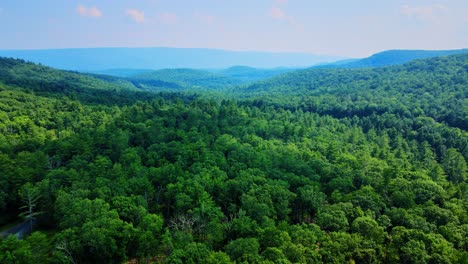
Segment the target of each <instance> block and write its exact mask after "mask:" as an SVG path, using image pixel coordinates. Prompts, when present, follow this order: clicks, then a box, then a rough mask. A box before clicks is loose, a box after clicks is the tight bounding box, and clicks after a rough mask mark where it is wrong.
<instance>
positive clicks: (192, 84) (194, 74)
mask: <svg viewBox="0 0 468 264" xmlns="http://www.w3.org/2000/svg"><path fill="white" fill-rule="evenodd" d="M128 79H129V80H131V81H132V82H133V83H138V84H140V85H145V86H147V87H152V86H155V84H157V83H158V82H165V83H174V84H177V85H178V86H179V88H180V89H182V88H183V87H185V88H197V87H198V88H222V87H226V86H232V85H235V84H239V83H241V81H239V80H237V79H234V78H231V77H227V76H224V75H221V74H216V73H212V72H209V71H202V70H195V69H164V70H158V71H151V72H146V73H142V74H137V75H132V76H130V77H129V78H128ZM174 88H176V87H174Z"/></svg>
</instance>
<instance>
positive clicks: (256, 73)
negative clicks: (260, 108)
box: [214, 66, 300, 83]
mask: <svg viewBox="0 0 468 264" xmlns="http://www.w3.org/2000/svg"><path fill="white" fill-rule="evenodd" d="M298 69H300V68H284V67H283V68H271V69H259V68H252V67H248V66H233V67H230V68H227V69H223V70H215V71H214V72H215V73H217V74H221V75H224V76H228V77H231V78H235V79H237V80H239V81H241V82H243V83H245V82H252V81H258V80H262V79H268V78H271V77H274V76H277V75H280V74H283V73H287V72H292V71H295V70H298Z"/></svg>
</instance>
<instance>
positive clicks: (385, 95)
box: [234, 53, 468, 130]
mask: <svg viewBox="0 0 468 264" xmlns="http://www.w3.org/2000/svg"><path fill="white" fill-rule="evenodd" d="M467 84H468V53H465V54H460V55H453V56H449V57H437V58H432V59H426V60H415V61H413V62H410V63H407V64H404V65H401V66H390V67H383V68H372V69H307V70H302V71H296V72H293V73H289V74H285V75H282V76H279V77H276V78H273V79H270V80H266V81H263V82H258V83H255V84H252V85H249V86H247V87H245V88H244V89H236V90H234V93H235V94H236V95H238V96H244V97H250V98H252V97H253V98H257V99H258V100H262V101H267V102H273V103H274V104H277V105H281V106H285V107H290V108H294V109H297V108H302V109H303V110H304V111H312V112H317V113H320V114H327V115H332V116H334V117H338V118H341V117H353V116H357V117H366V116H371V115H372V114H378V115H381V114H395V115H397V116H398V117H403V118H404V117H407V118H411V119H414V118H415V117H424V116H425V117H431V118H433V119H435V120H436V121H438V122H445V123H447V124H448V125H450V126H454V127H459V128H463V129H465V130H467V129H468V116H467V113H468V104H467V97H468V89H467Z"/></svg>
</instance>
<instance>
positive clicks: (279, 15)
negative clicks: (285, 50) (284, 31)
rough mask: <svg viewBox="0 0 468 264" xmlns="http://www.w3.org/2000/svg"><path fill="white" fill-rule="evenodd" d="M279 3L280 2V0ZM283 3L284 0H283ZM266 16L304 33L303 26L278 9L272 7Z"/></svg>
mask: <svg viewBox="0 0 468 264" xmlns="http://www.w3.org/2000/svg"><path fill="white" fill-rule="evenodd" d="M280 1H281V0H280ZM283 1H284V0H283ZM268 14H269V16H270V17H271V18H273V19H275V20H278V21H285V22H287V23H289V24H290V25H292V26H293V27H294V28H296V30H298V31H304V25H303V24H301V23H299V22H298V21H297V20H296V18H295V17H294V16H291V15H288V14H287V13H286V12H285V11H283V9H281V8H279V7H275V6H274V7H272V8H270V9H269V11H268Z"/></svg>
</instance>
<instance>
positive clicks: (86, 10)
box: [76, 5, 102, 17]
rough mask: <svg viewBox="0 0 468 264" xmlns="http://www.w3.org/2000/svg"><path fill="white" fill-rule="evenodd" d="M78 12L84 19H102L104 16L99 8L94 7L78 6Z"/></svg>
mask: <svg viewBox="0 0 468 264" xmlns="http://www.w3.org/2000/svg"><path fill="white" fill-rule="evenodd" d="M76 12H77V13H78V14H79V15H80V16H84V17H101V16H102V12H101V10H99V9H98V8H97V7H94V6H93V7H86V6H83V5H78V6H77V7H76Z"/></svg>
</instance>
